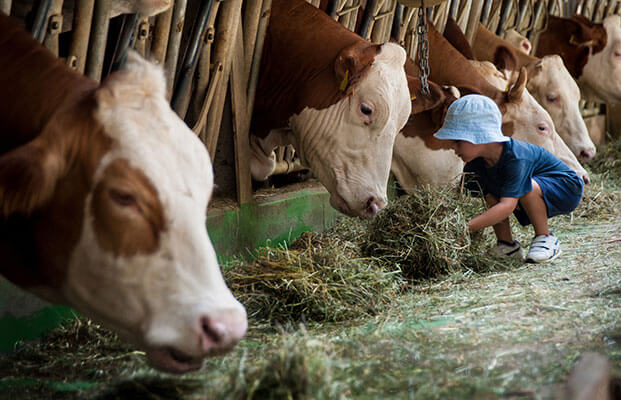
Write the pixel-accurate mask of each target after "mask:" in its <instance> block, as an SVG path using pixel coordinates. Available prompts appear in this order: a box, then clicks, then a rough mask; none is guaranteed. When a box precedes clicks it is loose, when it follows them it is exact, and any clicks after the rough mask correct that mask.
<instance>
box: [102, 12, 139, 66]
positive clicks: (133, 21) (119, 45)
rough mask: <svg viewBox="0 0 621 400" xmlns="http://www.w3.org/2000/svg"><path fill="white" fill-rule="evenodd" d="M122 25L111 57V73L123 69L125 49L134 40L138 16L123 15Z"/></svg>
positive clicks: (125, 55) (125, 56)
mask: <svg viewBox="0 0 621 400" xmlns="http://www.w3.org/2000/svg"><path fill="white" fill-rule="evenodd" d="M122 18H123V23H122V25H121V32H120V33H119V37H118V39H117V42H116V48H115V49H114V53H113V55H112V62H111V63H110V71H109V73H112V72H114V71H117V70H119V69H121V68H122V67H123V65H124V64H125V59H126V58H127V49H129V47H130V46H131V44H132V43H133V40H134V36H135V32H136V27H137V26H138V21H139V20H140V15H139V14H126V15H123V17H122Z"/></svg>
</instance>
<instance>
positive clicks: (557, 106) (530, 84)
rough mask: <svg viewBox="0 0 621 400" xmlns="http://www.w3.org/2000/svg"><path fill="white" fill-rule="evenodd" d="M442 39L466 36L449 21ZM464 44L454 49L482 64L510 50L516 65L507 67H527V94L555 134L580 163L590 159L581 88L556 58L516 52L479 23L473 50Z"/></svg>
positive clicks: (591, 151)
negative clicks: (547, 116)
mask: <svg viewBox="0 0 621 400" xmlns="http://www.w3.org/2000/svg"><path fill="white" fill-rule="evenodd" d="M444 36H445V37H446V38H447V39H448V40H449V42H451V43H453V44H456V43H460V44H462V43H463V42H462V41H459V40H460V39H461V38H463V40H465V35H464V34H463V33H462V32H461V30H460V29H459V26H458V25H457V24H456V23H455V22H454V21H453V20H452V19H451V18H449V19H448V21H447V24H446V30H445V31H444ZM520 43H521V45H522V46H526V45H525V43H529V42H524V41H523V40H521V41H520ZM465 45H466V46H467V48H466V49H464V50H463V51H462V47H460V46H456V48H458V49H459V50H460V51H461V52H462V53H463V54H464V55H467V54H473V55H474V57H475V58H474V59H476V60H481V61H490V62H495V60H494V57H495V56H496V53H497V51H498V49H499V48H501V47H502V48H503V49H504V50H505V51H509V52H510V53H511V54H512V55H513V58H515V60H516V61H517V63H516V64H514V65H512V66H506V67H507V68H508V69H511V70H514V71H519V70H520V68H522V67H526V69H527V71H528V80H527V84H526V87H527V89H528V91H529V92H530V94H532V95H533V97H535V99H536V100H537V101H538V102H539V104H541V105H542V106H543V108H545V109H546V111H548V113H549V114H550V117H552V121H554V126H555V128H556V131H557V132H558V134H559V135H560V136H561V138H562V139H563V140H564V141H565V143H566V144H567V145H568V146H569V148H570V149H571V150H572V151H573V153H574V155H575V156H576V157H577V158H578V159H579V160H580V161H582V162H585V161H588V160H590V159H591V158H593V156H594V155H595V152H596V150H595V145H594V144H593V142H592V141H591V138H590V137H589V132H588V130H587V128H586V125H585V123H584V120H583V119H582V115H581V114H580V106H579V102H580V89H579V88H578V85H577V84H576V82H575V81H574V79H573V78H572V77H571V75H570V74H569V72H568V71H567V69H566V68H565V66H564V64H563V60H562V59H561V58H560V57H559V56H557V55H549V56H544V57H542V58H537V57H533V56H530V55H528V54H526V53H525V52H523V51H518V50H517V49H516V48H515V47H514V46H513V45H512V44H511V43H510V42H508V41H506V40H504V39H502V38H500V37H498V36H497V35H495V34H494V33H493V32H491V31H490V30H488V29H487V28H485V26H483V24H481V23H479V25H478V29H477V32H476V36H475V38H474V45H473V46H472V50H470V46H469V44H468V43H467V41H466V43H465ZM526 47H528V46H526Z"/></svg>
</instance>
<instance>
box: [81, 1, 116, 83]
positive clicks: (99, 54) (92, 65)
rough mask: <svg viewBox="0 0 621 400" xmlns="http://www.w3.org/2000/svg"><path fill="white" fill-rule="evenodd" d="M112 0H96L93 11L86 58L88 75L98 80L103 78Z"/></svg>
mask: <svg viewBox="0 0 621 400" xmlns="http://www.w3.org/2000/svg"><path fill="white" fill-rule="evenodd" d="M110 3H111V0H96V1H95V10H94V13H93V28H92V37H91V39H90V46H89V49H88V58H87V59H86V76H88V77H89V78H91V79H94V80H96V81H99V80H101V71H102V69H103V60H104V54H105V51H106V41H107V39H108V27H109V25H110V18H109V15H110Z"/></svg>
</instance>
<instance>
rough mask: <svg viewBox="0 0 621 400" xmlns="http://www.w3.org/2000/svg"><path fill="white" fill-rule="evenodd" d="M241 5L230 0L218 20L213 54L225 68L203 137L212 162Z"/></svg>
mask: <svg viewBox="0 0 621 400" xmlns="http://www.w3.org/2000/svg"><path fill="white" fill-rule="evenodd" d="M241 3H242V0H228V1H225V2H223V4H222V6H221V9H220V16H219V18H218V26H217V28H216V37H217V38H218V39H217V41H216V46H215V47H216V48H215V51H214V54H213V61H214V63H216V62H221V63H222V65H223V66H224V70H223V74H222V80H221V81H220V83H219V84H218V86H217V88H216V89H215V94H214V98H213V102H212V104H211V107H210V109H209V113H208V114H207V126H206V128H205V130H204V131H203V132H202V135H201V138H202V139H203V141H204V143H205V145H206V146H207V150H208V151H209V155H210V156H211V160H212V161H213V160H214V158H215V155H216V146H217V145H218V136H219V133H220V123H221V122H222V110H223V109H224V101H225V99H226V93H227V89H228V82H229V76H230V72H231V57H230V54H231V51H232V47H233V44H234V43H235V35H236V34H237V25H239V20H240V15H241Z"/></svg>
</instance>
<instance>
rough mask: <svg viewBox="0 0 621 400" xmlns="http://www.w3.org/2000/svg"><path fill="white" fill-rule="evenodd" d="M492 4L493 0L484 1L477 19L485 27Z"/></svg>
mask: <svg viewBox="0 0 621 400" xmlns="http://www.w3.org/2000/svg"><path fill="white" fill-rule="evenodd" d="M493 3H494V1H493V0H485V2H484V3H483V10H482V11H481V18H480V19H479V21H481V23H482V24H483V25H485V26H487V21H488V20H489V13H490V12H491V11H492V4H493ZM540 3H543V1H541V2H540Z"/></svg>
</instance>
